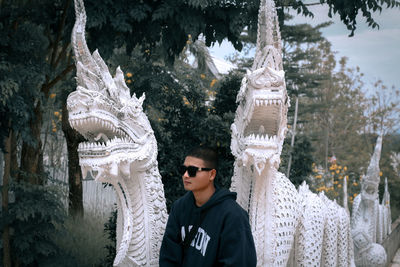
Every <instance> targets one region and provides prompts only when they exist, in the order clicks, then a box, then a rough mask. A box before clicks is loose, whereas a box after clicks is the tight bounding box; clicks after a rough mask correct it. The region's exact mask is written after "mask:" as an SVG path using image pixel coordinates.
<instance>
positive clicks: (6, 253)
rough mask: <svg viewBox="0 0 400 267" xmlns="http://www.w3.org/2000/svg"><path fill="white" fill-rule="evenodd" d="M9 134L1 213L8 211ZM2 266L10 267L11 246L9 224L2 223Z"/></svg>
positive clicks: (5, 156)
mask: <svg viewBox="0 0 400 267" xmlns="http://www.w3.org/2000/svg"><path fill="white" fill-rule="evenodd" d="M11 136H12V131H10V134H9V136H8V137H7V138H6V140H5V150H6V151H5V153H4V175H3V188H2V192H1V193H2V194H1V195H2V199H1V207H2V212H3V214H6V213H7V212H8V186H9V181H10V171H11ZM2 239H3V266H4V267H11V248H10V226H9V225H4V229H3V234H2Z"/></svg>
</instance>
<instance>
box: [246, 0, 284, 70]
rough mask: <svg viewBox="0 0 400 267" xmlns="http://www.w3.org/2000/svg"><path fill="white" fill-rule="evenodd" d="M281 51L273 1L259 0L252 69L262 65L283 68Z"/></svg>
mask: <svg viewBox="0 0 400 267" xmlns="http://www.w3.org/2000/svg"><path fill="white" fill-rule="evenodd" d="M281 51H282V42H281V34H280V30H279V21H278V15H277V13H276V8H275V3H274V1H271V0H261V2H260V9H259V13H258V29H257V48H256V54H255V57H254V62H253V66H252V70H253V71H254V70H257V69H260V68H262V67H270V68H272V69H274V70H276V71H280V70H283V64H282V55H281Z"/></svg>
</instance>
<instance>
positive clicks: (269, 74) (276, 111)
mask: <svg viewBox="0 0 400 267" xmlns="http://www.w3.org/2000/svg"><path fill="white" fill-rule="evenodd" d="M281 51H282V48H281V38H280V32H279V24H278V17H277V14H276V10H275V5H274V2H273V1H267V0H263V1H261V3H260V12H259V16H258V36H257V48H256V54H255V58H254V64H253V66H252V69H251V70H250V71H248V72H247V74H246V75H245V77H244V78H243V80H242V84H241V87H240V91H239V93H238V96H237V99H236V102H237V103H239V106H238V108H237V111H236V116H235V121H234V123H233V124H232V126H231V130H232V142H231V150H232V153H233V155H234V156H235V157H236V158H237V159H239V162H241V164H243V165H247V166H249V165H254V166H255V168H256V170H257V171H258V173H261V171H262V170H263V169H264V168H265V166H266V164H271V165H272V166H274V167H276V168H278V166H279V163H280V154H281V151H282V145H283V141H284V139H285V133H286V123H287V110H288V107H289V98H288V96H287V92H286V85H285V79H284V71H283V66H282V56H281Z"/></svg>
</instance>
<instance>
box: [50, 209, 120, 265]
mask: <svg viewBox="0 0 400 267" xmlns="http://www.w3.org/2000/svg"><path fill="white" fill-rule="evenodd" d="M104 221H105V219H103V218H100V217H99V216H97V215H96V214H94V213H90V212H86V213H85V216H84V217H79V216H76V217H72V216H70V217H68V219H67V220H66V221H65V222H64V224H63V226H64V230H63V231H62V232H61V231H60V232H59V233H58V234H57V236H55V237H54V241H55V243H56V244H57V246H58V248H59V249H60V250H62V251H63V252H64V253H66V254H69V255H71V257H72V258H73V259H74V261H75V264H74V265H73V266H82V267H85V266H112V263H113V260H114V257H115V245H114V246H113V253H114V254H113V258H112V259H111V262H110V261H109V260H110V259H109V258H107V259H106V261H105V255H107V252H109V251H110V250H109V248H108V246H110V245H111V243H112V242H111V240H109V239H108V236H106V235H105V233H104V232H103V226H104ZM114 230H115V229H114ZM114 234H115V233H114ZM114 238H115V235H114ZM114 242H115V239H114ZM71 266H72V265H71Z"/></svg>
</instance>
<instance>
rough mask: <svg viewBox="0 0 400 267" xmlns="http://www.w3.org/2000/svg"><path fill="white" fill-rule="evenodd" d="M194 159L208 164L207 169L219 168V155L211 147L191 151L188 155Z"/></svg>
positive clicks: (201, 147)
mask: <svg viewBox="0 0 400 267" xmlns="http://www.w3.org/2000/svg"><path fill="white" fill-rule="evenodd" d="M186 156H190V157H194V158H199V159H202V160H204V162H205V163H206V164H207V166H205V167H207V168H213V169H217V168H218V153H217V151H216V150H215V149H214V148H212V147H209V146H197V147H195V148H193V149H192V150H190V152H189V153H188V154H187V155H186Z"/></svg>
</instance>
